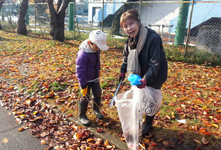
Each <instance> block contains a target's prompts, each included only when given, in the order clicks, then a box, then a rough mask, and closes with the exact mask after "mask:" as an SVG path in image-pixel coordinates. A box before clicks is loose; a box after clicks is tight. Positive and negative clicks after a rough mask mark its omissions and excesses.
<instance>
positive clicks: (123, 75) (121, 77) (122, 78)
mask: <svg viewBox="0 0 221 150" xmlns="http://www.w3.org/2000/svg"><path fill="white" fill-rule="evenodd" d="M124 79H125V73H120V75H119V81H120V80H122V81H124Z"/></svg>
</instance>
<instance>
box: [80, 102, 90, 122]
mask: <svg viewBox="0 0 221 150" xmlns="http://www.w3.org/2000/svg"><path fill="white" fill-rule="evenodd" d="M87 105H88V103H86V104H81V103H79V120H80V122H81V123H82V124H83V125H85V126H89V125H91V122H90V120H89V119H88V118H87V115H86V112H87Z"/></svg>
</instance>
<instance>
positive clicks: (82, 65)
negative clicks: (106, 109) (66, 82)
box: [76, 41, 100, 88]
mask: <svg viewBox="0 0 221 150" xmlns="http://www.w3.org/2000/svg"><path fill="white" fill-rule="evenodd" d="M79 48H80V51H79V52H78V54H77V59H76V73H77V78H78V81H79V83H80V85H81V88H86V87H87V82H90V81H93V80H95V79H97V78H98V77H99V70H100V50H99V51H97V52H94V51H93V50H92V49H91V48H90V47H89V46H88V44H87V43H86V42H85V41H84V42H83V43H82V44H81V45H80V47H79Z"/></svg>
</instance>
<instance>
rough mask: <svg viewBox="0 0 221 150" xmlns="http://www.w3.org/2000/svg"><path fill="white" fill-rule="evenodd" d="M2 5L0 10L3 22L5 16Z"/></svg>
mask: <svg viewBox="0 0 221 150" xmlns="http://www.w3.org/2000/svg"><path fill="white" fill-rule="evenodd" d="M4 13H5V12H4V5H2V9H1V16H2V21H5V14H4Z"/></svg>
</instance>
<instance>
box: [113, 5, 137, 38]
mask: <svg viewBox="0 0 221 150" xmlns="http://www.w3.org/2000/svg"><path fill="white" fill-rule="evenodd" d="M132 7H133V3H129V4H124V6H123V7H121V10H120V12H119V13H117V14H116V15H115V17H114V19H113V22H112V25H111V28H110V32H109V34H112V35H121V34H120V32H119V31H120V17H121V15H122V14H123V13H124V12H125V11H127V10H128V9H131V8H132Z"/></svg>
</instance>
